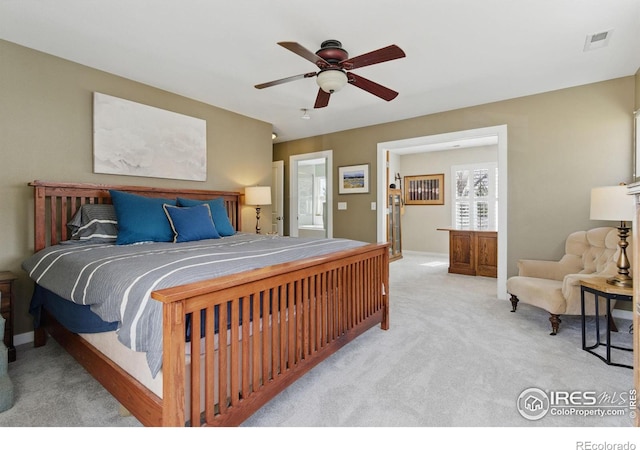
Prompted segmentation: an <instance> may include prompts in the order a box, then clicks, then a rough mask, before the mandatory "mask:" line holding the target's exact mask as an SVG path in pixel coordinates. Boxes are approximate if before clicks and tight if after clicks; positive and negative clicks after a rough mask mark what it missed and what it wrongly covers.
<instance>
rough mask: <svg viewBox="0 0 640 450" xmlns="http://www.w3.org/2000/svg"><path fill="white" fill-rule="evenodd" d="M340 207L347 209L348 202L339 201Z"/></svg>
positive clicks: (340, 208)
mask: <svg viewBox="0 0 640 450" xmlns="http://www.w3.org/2000/svg"><path fill="white" fill-rule="evenodd" d="M338 209H339V210H345V209H347V202H338Z"/></svg>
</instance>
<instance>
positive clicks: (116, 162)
mask: <svg viewBox="0 0 640 450" xmlns="http://www.w3.org/2000/svg"><path fill="white" fill-rule="evenodd" d="M93 171H94V172H95V173H109V174H117V175H133V176H140V177H154V178H173V179H179V180H192V181H206V179H207V122H206V121H205V120H203V119H198V118H196V117H190V116H186V115H184V114H178V113H175V112H172V111H166V110H164V109H160V108H155V107H153V106H148V105H143V104H140V103H136V102H132V101H129V100H124V99H121V98H117V97H112V96H110V95H106V94H101V93H98V92H95V93H94V95H93Z"/></svg>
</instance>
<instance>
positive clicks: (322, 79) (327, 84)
mask: <svg viewBox="0 0 640 450" xmlns="http://www.w3.org/2000/svg"><path fill="white" fill-rule="evenodd" d="M316 82H317V83H318V86H320V89H322V90H323V91H325V92H326V93H327V94H332V93H333V92H338V91H339V90H340V89H342V88H343V87H344V86H345V84H347V74H346V73H344V72H343V71H342V70H336V69H328V70H323V71H322V72H320V73H319V74H318V76H317V78H316Z"/></svg>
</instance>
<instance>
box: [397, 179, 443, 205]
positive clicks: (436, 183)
mask: <svg viewBox="0 0 640 450" xmlns="http://www.w3.org/2000/svg"><path fill="white" fill-rule="evenodd" d="M404 203H405V205H444V174H443V173H439V174H434V175H412V176H406V177H404Z"/></svg>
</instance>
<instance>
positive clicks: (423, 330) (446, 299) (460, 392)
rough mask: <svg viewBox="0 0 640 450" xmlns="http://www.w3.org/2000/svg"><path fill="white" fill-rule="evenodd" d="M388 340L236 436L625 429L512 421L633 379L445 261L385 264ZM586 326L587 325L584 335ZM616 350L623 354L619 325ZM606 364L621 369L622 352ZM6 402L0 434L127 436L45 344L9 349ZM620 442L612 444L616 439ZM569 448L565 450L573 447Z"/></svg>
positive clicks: (110, 407)
mask: <svg viewBox="0 0 640 450" xmlns="http://www.w3.org/2000/svg"><path fill="white" fill-rule="evenodd" d="M390 295H391V297H390V299H391V328H390V330H388V331H382V330H380V329H379V328H374V329H371V330H369V331H368V332H367V333H365V334H364V335H362V336H361V337H359V338H358V339H356V340H355V341H354V342H353V343H351V344H350V345H348V346H347V347H345V348H343V349H341V350H340V351H339V352H338V353H336V354H335V355H333V356H332V357H330V358H329V359H327V360H326V361H324V362H322V363H321V364H320V365H318V366H317V367H316V368H315V369H313V370H312V371H311V372H310V373H309V374H307V376H305V377H304V378H303V379H301V380H298V381H297V382H296V383H294V384H293V385H292V386H290V387H289V388H288V389H287V390H286V391H284V392H283V393H281V394H280V395H279V396H278V397H276V398H275V399H273V400H272V401H271V402H270V403H268V404H267V405H266V406H265V407H264V408H262V409H261V410H260V411H258V412H257V413H256V414H254V415H253V416H252V417H251V418H249V419H248V420H247V421H246V422H245V424H244V426H245V427H415V428H416V429H422V427H524V428H539V427H563V428H569V427H629V426H631V425H632V423H633V421H632V419H631V418H630V416H629V414H628V413H627V414H625V415H623V416H615V417H612V416H609V417H597V416H582V415H564V416H553V415H551V414H548V415H546V416H545V417H544V418H542V419H540V420H538V421H531V420H527V419H525V418H524V417H522V416H521V415H520V413H519V412H518V410H517V399H518V396H519V395H520V394H521V393H522V391H523V390H525V389H527V388H531V387H537V388H539V389H541V390H544V391H548V392H549V391H592V392H596V393H598V394H607V395H621V394H624V395H628V392H629V390H630V389H631V388H632V383H633V376H632V370H630V369H624V368H618V367H612V366H607V365H606V364H604V363H603V362H601V361H600V360H599V359H597V358H596V357H595V356H593V355H590V354H588V353H587V352H585V351H583V350H582V349H581V327H580V319H579V317H566V318H563V322H562V324H561V328H560V333H559V334H558V335H557V336H549V322H548V320H547V317H548V315H547V314H546V313H545V312H544V311H540V310H538V309H535V308H533V307H529V306H528V305H524V304H523V305H520V306H519V308H518V312H517V313H511V312H510V309H511V307H510V303H509V302H508V301H504V300H497V299H496V280H495V279H490V278H482V277H469V276H463V275H452V274H448V273H447V261H446V260H445V259H443V258H441V257H434V256H430V255H424V254H419V253H410V252H409V253H406V254H405V257H404V258H403V259H402V260H399V261H396V262H393V263H392V264H391V286H390ZM591 325H593V323H591ZM618 326H619V328H620V330H621V331H620V332H619V333H617V334H616V336H615V338H616V339H617V340H619V341H620V343H622V344H624V345H629V346H630V345H631V334H630V333H629V332H628V326H629V323H626V322H625V321H618ZM619 353H620V354H616V355H615V356H616V358H619V359H620V360H622V358H626V361H627V362H629V361H631V352H625V353H624V354H623V352H619ZM9 375H10V376H11V378H12V380H13V382H14V385H15V391H16V402H15V405H14V407H13V408H11V409H10V410H8V411H5V412H3V413H0V426H4V427H8V426H15V427H20V426H37V427H70V426H83V427H85V426H94V427H113V426H115V427H136V426H139V425H140V424H139V422H138V421H137V420H136V419H135V418H132V417H121V416H120V415H119V414H118V407H117V403H116V402H115V400H114V399H113V398H112V397H111V396H110V395H109V394H108V393H106V391H104V389H103V388H102V387H101V386H100V385H99V384H98V383H97V382H96V381H95V380H93V379H92V378H91V377H90V376H89V375H88V374H87V373H86V372H85V371H84V370H83V369H82V368H81V367H80V366H79V365H78V364H76V363H75V361H74V360H73V359H72V358H70V357H69V356H68V355H67V354H66V353H65V352H64V351H62V350H61V349H60V348H59V347H58V346H57V345H56V344H55V342H53V341H52V340H50V342H49V343H48V344H47V346H46V347H43V348H37V349H35V348H32V347H31V346H30V345H28V346H21V347H19V348H18V360H17V361H16V362H13V363H11V364H10V365H9ZM618 436H619V437H620V436H621V435H620V434H618ZM572 448H575V447H572Z"/></svg>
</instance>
